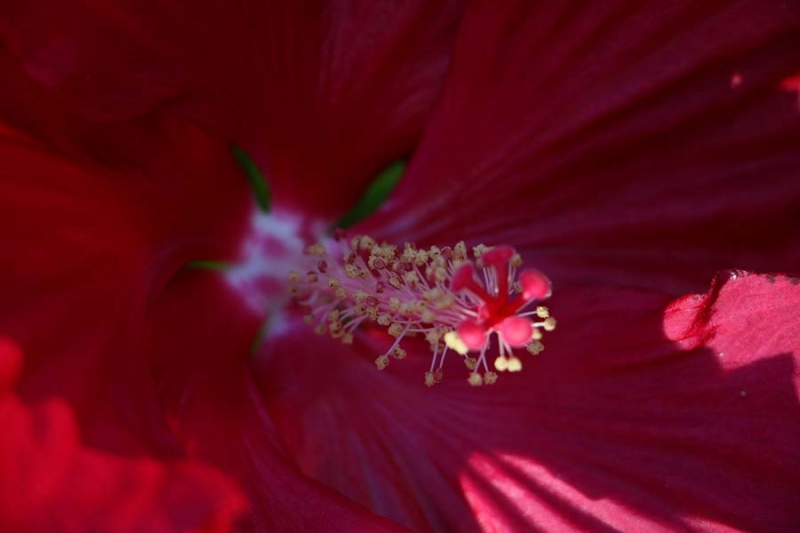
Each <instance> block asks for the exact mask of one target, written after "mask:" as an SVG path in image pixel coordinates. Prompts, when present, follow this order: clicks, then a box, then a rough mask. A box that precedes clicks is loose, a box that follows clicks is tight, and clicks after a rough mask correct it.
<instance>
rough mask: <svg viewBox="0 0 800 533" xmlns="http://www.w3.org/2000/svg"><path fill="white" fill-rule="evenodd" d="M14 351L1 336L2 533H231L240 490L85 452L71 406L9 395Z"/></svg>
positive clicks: (207, 472) (194, 470) (210, 475)
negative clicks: (199, 532) (142, 532)
mask: <svg viewBox="0 0 800 533" xmlns="http://www.w3.org/2000/svg"><path fill="white" fill-rule="evenodd" d="M21 367H22V353H21V350H20V349H19V347H18V346H17V345H16V343H14V342H13V341H11V340H10V339H8V338H6V337H0V425H2V427H3V428H4V430H3V434H2V436H0V529H2V530H3V531H16V532H25V533H38V532H42V533H45V532H47V533H51V532H62V531H63V532H77V531H115V532H119V533H124V532H131V533H133V532H136V531H152V532H154V533H155V532H158V533H170V532H174V533H179V532H185V531H189V530H191V531H208V532H220V533H222V532H224V531H232V529H233V525H234V524H235V523H236V520H237V518H239V517H240V516H241V515H242V514H243V513H244V511H245V510H246V508H247V503H246V500H245V499H244V497H243V495H242V493H241V492H240V490H239V489H238V488H237V487H236V486H235V485H234V484H233V483H232V482H231V481H230V480H228V479H227V478H225V477H224V476H223V475H222V474H220V473H219V472H217V471H216V470H213V469H211V468H209V467H208V466H204V465H202V464H200V463H198V462H196V461H185V460H184V461H171V462H167V463H161V462H158V461H155V460H152V459H147V458H134V457H123V456H115V455H111V454H109V453H105V452H102V451H98V450H95V449H91V448H88V447H86V446H84V445H83V444H82V443H81V438H80V436H79V430H78V427H77V425H76V423H75V419H74V416H73V413H72V411H71V410H70V408H69V405H68V404H66V403H65V402H64V401H63V400H60V399H50V400H47V401H44V402H40V403H38V404H36V405H33V406H29V405H27V404H26V403H25V402H23V401H21V400H20V398H19V397H18V396H16V395H15V394H14V393H13V390H12V387H13V384H14V382H15V381H16V379H17V378H18V377H19V373H20V371H21Z"/></svg>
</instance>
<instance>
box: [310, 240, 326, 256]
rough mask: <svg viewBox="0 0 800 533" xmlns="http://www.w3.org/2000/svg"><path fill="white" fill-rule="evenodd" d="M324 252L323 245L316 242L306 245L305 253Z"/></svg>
mask: <svg viewBox="0 0 800 533" xmlns="http://www.w3.org/2000/svg"><path fill="white" fill-rule="evenodd" d="M325 253H326V252H325V247H324V246H323V245H322V244H320V243H318V242H316V243H314V244H310V245H308V246H306V254H308V255H314V256H323V255H325Z"/></svg>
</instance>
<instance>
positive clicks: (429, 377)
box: [425, 372, 436, 387]
mask: <svg viewBox="0 0 800 533" xmlns="http://www.w3.org/2000/svg"><path fill="white" fill-rule="evenodd" d="M425 385H427V386H428V387H433V386H434V385H436V379H434V377H433V372H425Z"/></svg>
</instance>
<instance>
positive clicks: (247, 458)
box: [147, 271, 405, 532]
mask: <svg viewBox="0 0 800 533" xmlns="http://www.w3.org/2000/svg"><path fill="white" fill-rule="evenodd" d="M268 325H269V324H268ZM259 326H260V324H259V322H258V321H257V319H256V317H255V316H254V315H253V314H252V313H251V312H250V311H249V310H248V309H246V308H245V307H244V306H243V305H242V303H241V301H240V299H239V296H238V295H237V294H235V293H233V292H232V290H231V289H230V287H228V286H227V285H226V284H225V283H224V281H223V280H222V278H221V277H220V276H219V275H218V274H216V273H212V272H198V271H194V272H192V271H187V272H185V273H184V274H182V275H181V276H178V277H177V278H176V279H175V280H173V282H172V283H171V284H170V286H169V287H168V288H167V290H166V291H165V293H164V295H163V297H162V298H161V299H160V301H159V303H158V305H156V306H154V307H153V308H152V310H151V313H150V315H149V317H148V330H149V332H150V339H149V342H148V347H147V353H148V354H151V355H152V356H153V359H154V369H153V375H154V377H155V381H156V384H157V386H158V393H159V398H160V400H161V404H162V405H163V406H164V410H165V412H166V415H167V418H168V420H169V421H170V427H171V428H172V430H173V432H174V433H175V434H176V435H177V437H178V439H179V440H180V441H181V443H182V445H183V447H185V448H186V449H188V450H190V451H191V453H192V454H193V455H194V456H197V457H201V458H203V459H204V460H207V461H209V462H212V463H214V464H216V465H218V466H219V467H220V468H222V469H224V470H225V471H226V472H228V473H230V474H231V475H235V476H236V477H237V478H238V479H240V480H242V483H243V484H244V486H245V487H246V489H247V491H248V494H249V496H250V500H251V502H252V508H253V515H252V517H251V520H250V521H249V522H248V527H249V528H251V529H252V530H253V531H297V532H305V531H370V532H372V531H375V532H384V531H385V532H399V531H405V529H403V528H401V527H399V526H397V525H396V524H392V523H391V522H389V521H387V520H385V519H383V518H381V517H379V516H376V515H374V514H372V513H371V512H369V511H368V510H366V509H364V508H363V507H360V506H358V505H356V504H354V503H353V502H351V501H349V500H348V499H347V498H344V497H342V495H341V494H338V493H337V492H336V491H334V490H332V489H331V488H328V487H326V486H324V485H322V484H320V483H319V482H317V481H314V480H312V479H309V478H307V477H306V476H305V475H304V474H303V473H302V472H301V471H300V470H299V468H298V467H297V464H296V460H295V458H293V457H292V456H291V455H289V454H288V453H287V450H286V448H285V447H284V445H283V443H282V442H281V439H280V435H279V434H278V432H277V430H276V429H275V427H274V423H273V421H272V419H271V417H270V415H269V414H268V412H267V411H266V410H265V409H264V405H263V403H262V397H261V395H260V393H259V390H258V388H257V386H256V384H255V383H254V382H253V379H252V375H251V372H252V370H251V365H252V364H253V363H254V349H255V348H257V347H258V344H257V339H258V338H259ZM262 333H263V332H262ZM302 350H303V351H304V352H309V350H308V349H307V348H305V347H304V348H302ZM298 355H299V354H298ZM285 385H287V386H289V387H292V384H291V383H288V382H286V383H285ZM298 385H299V384H298ZM294 394H296V395H297V396H298V399H299V398H300V397H301V396H303V395H304V394H305V391H298V390H296V389H295V391H294Z"/></svg>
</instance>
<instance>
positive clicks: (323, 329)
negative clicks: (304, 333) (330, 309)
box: [314, 324, 328, 335]
mask: <svg viewBox="0 0 800 533" xmlns="http://www.w3.org/2000/svg"><path fill="white" fill-rule="evenodd" d="M327 332H328V328H326V327H325V324H317V326H316V327H315V328H314V333H316V334H317V335H325V334H326V333H327Z"/></svg>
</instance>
